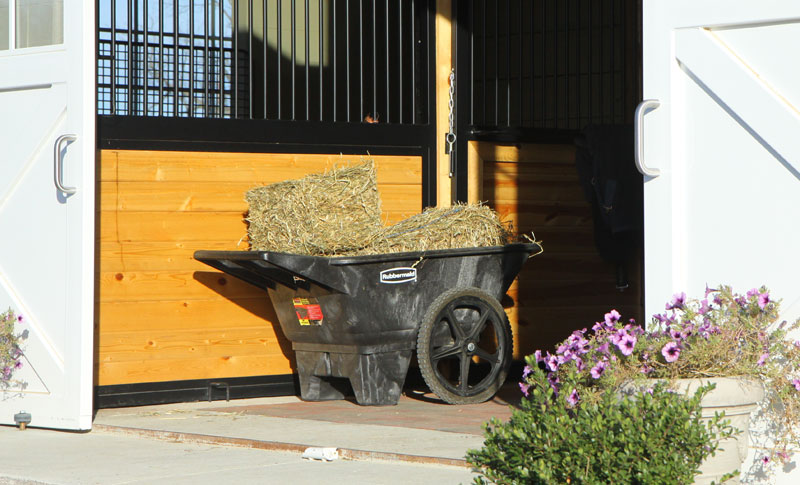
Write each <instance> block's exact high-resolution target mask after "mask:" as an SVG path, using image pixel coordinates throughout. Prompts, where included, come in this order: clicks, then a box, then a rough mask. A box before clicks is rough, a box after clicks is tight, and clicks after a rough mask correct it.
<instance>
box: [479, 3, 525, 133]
mask: <svg viewBox="0 0 800 485" xmlns="http://www.w3.org/2000/svg"><path fill="white" fill-rule="evenodd" d="M476 2H477V0H473V1H472V2H470V9H469V79H470V90H469V124H470V125H474V124H475V9H476V8H477V7H476V6H475V4H476ZM520 18H522V15H520Z"/></svg>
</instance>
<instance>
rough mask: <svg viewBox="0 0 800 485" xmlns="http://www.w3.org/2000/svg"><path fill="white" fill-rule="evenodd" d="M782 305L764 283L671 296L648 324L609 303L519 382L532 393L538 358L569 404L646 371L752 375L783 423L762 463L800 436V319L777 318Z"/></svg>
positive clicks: (668, 375)
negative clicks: (742, 289)
mask: <svg viewBox="0 0 800 485" xmlns="http://www.w3.org/2000/svg"><path fill="white" fill-rule="evenodd" d="M778 311H779V302H777V301H774V300H772V299H771V298H770V295H769V291H768V290H767V289H766V288H764V287H762V288H758V289H752V290H750V291H748V292H747V293H746V294H744V295H740V294H736V293H734V292H733V291H732V290H731V288H730V287H727V286H722V287H720V288H717V289H710V288H706V291H705V295H704V298H703V299H700V300H689V299H687V298H686V295H685V294H684V293H680V294H677V295H675V296H673V298H672V300H671V301H670V302H669V303H667V305H666V310H665V312H664V313H661V314H657V315H654V317H653V325H652V326H651V328H650V330H644V329H642V328H641V327H639V326H638V325H636V324H635V322H634V321H633V320H629V321H628V322H624V321H623V320H622V316H621V315H620V314H619V313H618V312H617V311H616V310H611V311H610V312H609V313H606V314H605V318H604V319H603V321H602V322H597V323H595V325H594V326H593V327H592V331H591V332H589V331H588V330H587V329H585V328H584V329H582V330H577V331H575V332H573V333H572V335H570V336H569V337H568V338H567V339H566V340H565V341H564V342H563V343H562V344H561V345H560V346H558V348H557V350H556V352H555V354H550V353H549V352H547V353H545V354H542V353H541V352H540V351H536V352H535V353H534V354H533V355H532V356H529V357H528V358H527V359H526V360H527V362H528V366H527V367H526V368H525V371H524V373H523V382H521V383H520V387H521V389H522V391H523V393H524V394H526V395H528V394H529V390H530V386H531V385H532V381H531V379H530V376H531V374H532V372H533V371H534V370H535V369H534V367H535V366H537V365H541V366H542V367H543V368H544V372H545V374H546V377H547V380H548V382H549V384H550V386H551V387H552V388H553V390H554V392H556V393H562V394H565V396H566V402H567V403H568V404H569V405H570V406H578V405H579V403H582V402H587V403H592V402H597V401H598V399H600V396H601V395H602V393H603V391H604V390H606V389H609V388H611V389H619V388H620V386H622V385H623V384H624V383H628V382H631V381H636V380H639V379H645V378H658V379H665V380H668V381H671V380H674V379H678V378H708V377H744V378H750V379H753V380H757V381H760V382H761V383H762V384H763V386H764V390H765V395H766V410H767V414H768V415H769V416H770V417H771V418H772V419H773V421H774V422H776V423H777V426H778V428H779V429H780V432H779V433H777V435H776V446H775V448H774V450H773V451H772V452H771V453H770V454H769V455H767V456H765V457H764V459H763V462H764V463H765V464H766V463H769V462H770V461H772V460H773V458H780V459H781V461H785V460H786V459H787V458H788V453H787V445H790V444H792V443H795V444H796V443H797V442H798V435H797V434H796V430H797V425H798V423H800V341H791V340H790V339H789V338H788V336H789V334H790V333H791V332H792V331H794V330H796V329H797V328H798V327H799V326H800V320H798V321H797V322H794V323H793V324H787V322H785V321H783V322H778V315H779V313H778Z"/></svg>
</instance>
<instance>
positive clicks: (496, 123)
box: [494, 1, 500, 126]
mask: <svg viewBox="0 0 800 485" xmlns="http://www.w3.org/2000/svg"><path fill="white" fill-rule="evenodd" d="M494 59H495V61H494V126H500V2H499V1H496V2H495V3H494Z"/></svg>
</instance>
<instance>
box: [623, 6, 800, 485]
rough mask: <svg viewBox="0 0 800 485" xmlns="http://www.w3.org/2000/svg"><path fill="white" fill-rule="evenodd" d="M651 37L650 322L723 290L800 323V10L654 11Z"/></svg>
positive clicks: (643, 129) (642, 117) (647, 145)
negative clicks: (670, 304) (686, 298)
mask: <svg viewBox="0 0 800 485" xmlns="http://www.w3.org/2000/svg"><path fill="white" fill-rule="evenodd" d="M642 33H643V74H644V86H643V88H644V92H643V97H644V99H645V100H653V101H651V102H647V101H645V102H644V106H642V105H640V109H639V110H637V114H638V117H637V118H638V123H637V133H638V137H637V141H638V143H639V149H638V151H639V155H640V156H639V159H640V162H641V165H642V166H640V170H643V171H644V172H646V173H650V175H649V176H647V175H646V176H645V177H644V181H645V182H644V183H645V185H644V187H645V194H644V195H645V312H646V314H647V315H652V314H653V313H656V312H660V311H663V310H664V303H665V302H666V301H667V300H668V299H669V298H670V296H671V295H672V294H673V293H675V292H679V291H686V293H687V294H688V295H690V296H698V295H702V292H703V290H704V289H705V286H706V284H708V285H709V286H711V287H713V286H715V285H718V284H720V283H724V284H730V285H732V286H733V287H734V288H735V289H737V290H739V291H741V292H744V291H746V290H748V289H750V288H752V287H757V286H760V285H762V284H763V285H767V286H768V287H769V288H770V289H771V290H772V295H773V296H775V297H780V298H782V299H783V313H784V315H783V316H784V318H797V317H800V54H798V47H799V46H800V2H798V1H785V0H759V1H752V0H670V1H661V0H644V1H643V30H642ZM648 169H650V170H652V171H650V172H648ZM752 451H753V455H758V453H759V450H757V449H756V450H752ZM751 456H752V455H751ZM748 469H749V466H748V464H747V463H746V464H745V466H744V471H745V472H747V471H748ZM792 477H793V478H789V477H788V476H784V477H782V478H781V479H780V480H779V482H778V483H800V471H797V470H796V472H795V473H794V474H793V475H792ZM749 479H756V477H752V476H751V477H749Z"/></svg>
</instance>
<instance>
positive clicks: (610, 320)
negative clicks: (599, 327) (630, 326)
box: [604, 310, 622, 327]
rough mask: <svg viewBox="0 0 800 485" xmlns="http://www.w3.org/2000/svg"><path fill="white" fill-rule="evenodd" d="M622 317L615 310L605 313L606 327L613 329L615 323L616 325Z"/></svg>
mask: <svg viewBox="0 0 800 485" xmlns="http://www.w3.org/2000/svg"><path fill="white" fill-rule="evenodd" d="M621 316H622V315H620V314H619V312H618V311H616V310H611V311H610V312H608V313H606V314H605V316H604V320H605V322H606V325H608V326H609V327H613V326H614V324H615V323H617V322H618V321H619V319H620V317H621Z"/></svg>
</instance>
